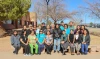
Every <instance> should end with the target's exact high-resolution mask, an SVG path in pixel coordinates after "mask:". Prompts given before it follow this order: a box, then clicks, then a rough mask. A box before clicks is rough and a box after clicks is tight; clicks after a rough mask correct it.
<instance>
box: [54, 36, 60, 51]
mask: <svg viewBox="0 0 100 59" xmlns="http://www.w3.org/2000/svg"><path fill="white" fill-rule="evenodd" d="M56 50H57V51H60V39H59V38H56V39H54V51H56Z"/></svg>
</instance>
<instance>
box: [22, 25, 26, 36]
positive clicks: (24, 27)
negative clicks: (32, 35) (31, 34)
mask: <svg viewBox="0 0 100 59" xmlns="http://www.w3.org/2000/svg"><path fill="white" fill-rule="evenodd" d="M24 31H27V27H26V25H24V26H23V29H22V30H21V35H23V32H24ZM26 35H27V33H26Z"/></svg>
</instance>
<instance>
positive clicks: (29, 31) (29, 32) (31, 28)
mask: <svg viewBox="0 0 100 59" xmlns="http://www.w3.org/2000/svg"><path fill="white" fill-rule="evenodd" d="M31 31H33V27H32V25H31V24H30V25H29V29H28V30H27V36H29V35H30V34H31Z"/></svg>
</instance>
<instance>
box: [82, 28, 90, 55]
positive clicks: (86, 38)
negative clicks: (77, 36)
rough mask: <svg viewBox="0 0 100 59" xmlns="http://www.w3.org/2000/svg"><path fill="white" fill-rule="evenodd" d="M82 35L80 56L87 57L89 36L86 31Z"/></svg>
mask: <svg viewBox="0 0 100 59" xmlns="http://www.w3.org/2000/svg"><path fill="white" fill-rule="evenodd" d="M83 33H84V34H83V35H82V44H81V51H82V54H84V55H87V52H88V46H89V45H90V35H89V34H88V31H87V30H86V29H85V30H84V32H83Z"/></svg>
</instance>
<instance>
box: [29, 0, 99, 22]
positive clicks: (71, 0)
mask: <svg viewBox="0 0 100 59" xmlns="http://www.w3.org/2000/svg"><path fill="white" fill-rule="evenodd" d="M88 1H90V2H93V1H92V0H88ZM64 2H65V3H66V5H67V6H66V9H68V11H69V12H72V11H74V10H76V11H77V10H78V11H79V6H85V7H86V6H88V5H87V4H86V3H85V2H84V0H64ZM34 3H35V1H34V2H32V3H31V7H30V9H29V11H30V12H33V10H34ZM83 19H84V20H83V23H85V22H86V23H90V22H93V23H100V20H99V21H98V20H95V19H93V18H90V17H89V16H88V15H85V16H84V17H83ZM64 22H66V23H68V22H69V20H67V19H65V21H64Z"/></svg>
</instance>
